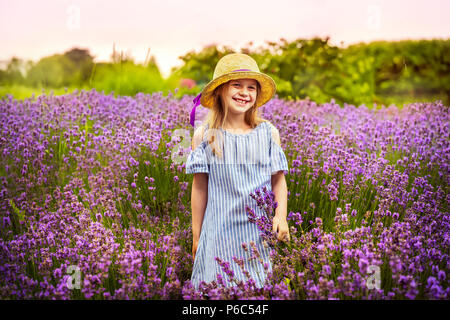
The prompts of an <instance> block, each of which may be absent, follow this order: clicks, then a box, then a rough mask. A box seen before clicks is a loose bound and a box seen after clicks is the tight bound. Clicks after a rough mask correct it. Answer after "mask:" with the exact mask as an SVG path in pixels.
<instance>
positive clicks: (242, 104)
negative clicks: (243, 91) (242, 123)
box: [233, 98, 249, 106]
mask: <svg viewBox="0 0 450 320" xmlns="http://www.w3.org/2000/svg"><path fill="white" fill-rule="evenodd" d="M233 100H234V101H236V103H237V104H238V105H240V106H245V105H246V104H247V103H248V102H249V101H245V100H240V99H235V98H233Z"/></svg>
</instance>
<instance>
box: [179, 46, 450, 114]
mask: <svg viewBox="0 0 450 320" xmlns="http://www.w3.org/2000/svg"><path fill="white" fill-rule="evenodd" d="M328 40H329V38H325V39H323V40H322V39H320V38H314V39H310V40H306V39H297V40H295V41H292V42H287V41H286V40H284V39H280V42H279V43H274V42H268V43H267V44H268V45H267V47H258V48H251V47H246V48H242V49H241V52H242V53H246V54H249V55H251V56H252V57H253V58H254V59H255V60H256V61H257V63H258V65H259V67H260V70H261V71H262V72H264V73H267V74H268V75H270V76H271V77H272V78H273V79H274V80H275V82H276V84H277V94H278V96H279V97H280V98H284V99H305V98H309V99H311V100H314V101H316V102H317V103H324V102H329V101H330V100H331V99H334V100H335V101H336V102H337V103H339V104H341V105H342V104H343V103H344V102H345V103H350V104H354V105H361V104H366V106H367V107H372V106H373V104H374V103H376V104H385V105H389V104H390V103H393V102H395V103H398V104H399V105H402V104H403V103H407V102H412V101H417V100H420V101H434V100H438V99H440V100H442V101H443V103H444V104H446V105H448V104H449V102H450V88H449V84H450V61H449V60H450V58H449V57H450V55H449V53H450V40H420V41H411V40H407V41H398V42H387V41H377V42H372V43H369V44H365V43H362V44H361V43H360V44H355V45H352V46H349V47H347V48H339V47H336V46H332V45H330V44H329V43H328ZM229 52H230V50H229V49H228V48H226V47H225V48H224V49H218V48H217V47H215V46H214V47H207V48H204V49H203V50H202V51H201V52H199V53H197V54H195V53H192V52H189V53H188V54H187V55H185V56H183V57H180V59H182V60H183V61H185V65H184V66H182V67H180V68H179V69H176V70H173V72H176V73H177V74H179V75H180V77H191V78H192V79H194V80H195V81H197V83H198V85H199V86H201V85H202V84H204V83H206V82H207V81H208V80H210V79H211V78H212V72H213V68H214V66H215V65H216V63H217V61H218V60H219V59H220V57H222V56H223V55H224V54H227V53H229Z"/></svg>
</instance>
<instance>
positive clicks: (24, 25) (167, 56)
mask: <svg viewBox="0 0 450 320" xmlns="http://www.w3.org/2000/svg"><path fill="white" fill-rule="evenodd" d="M449 12H450V0H427V1H415V0H409V1H405V0H340V1H332V0H276V1H274V0H271V1H267V0H227V1H213V0H164V1H163V0H157V1H155V0H143V1H138V0H127V1H112V0H98V1H95V0H40V1H30V0H0V44H1V50H0V62H3V63H4V62H6V61H8V60H9V59H10V58H11V57H12V56H15V57H18V58H21V59H26V60H33V61H38V60H39V59H40V58H42V57H44V56H49V55H53V54H56V53H60V54H62V53H64V52H65V51H67V50H70V49H71V48H73V47H79V48H84V49H89V52H90V53H91V55H92V56H94V60H95V61H96V62H101V61H110V57H111V53H112V51H113V45H115V48H116V51H119V52H120V51H123V52H124V54H128V55H130V56H131V57H133V58H134V60H135V62H137V63H143V62H144V61H145V59H146V56H147V52H148V50H149V49H150V55H153V56H154V57H155V59H156V62H157V64H158V67H159V68H160V70H161V72H162V74H163V76H164V77H167V76H168V75H169V73H170V69H171V68H172V67H175V66H180V65H181V64H182V60H180V59H178V57H179V56H182V55H184V54H186V53H188V52H189V51H192V50H194V51H196V52H199V51H201V49H202V48H203V47H204V46H206V45H210V44H213V43H214V44H217V45H220V46H222V45H227V46H229V47H231V48H233V49H235V50H239V49H240V48H242V47H244V46H246V45H247V44H248V43H249V42H252V43H253V46H254V47H256V46H260V45H263V46H264V45H265V44H266V42H267V41H272V42H277V41H279V40H280V38H284V39H286V40H288V41H293V40H296V39H299V38H313V37H321V38H325V37H327V36H328V37H330V40H329V42H330V43H331V44H333V45H337V46H344V47H346V46H348V45H349V44H352V43H357V42H366V43H368V42H371V41H375V40H404V39H448V38H450V19H449V18H448V13H449Z"/></svg>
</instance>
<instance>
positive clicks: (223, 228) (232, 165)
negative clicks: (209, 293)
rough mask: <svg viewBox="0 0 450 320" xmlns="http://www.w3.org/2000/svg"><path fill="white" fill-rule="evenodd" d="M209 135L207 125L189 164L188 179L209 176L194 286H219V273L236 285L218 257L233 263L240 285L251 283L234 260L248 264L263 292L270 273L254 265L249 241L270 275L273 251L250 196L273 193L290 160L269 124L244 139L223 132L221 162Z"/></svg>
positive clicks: (231, 265)
mask: <svg viewBox="0 0 450 320" xmlns="http://www.w3.org/2000/svg"><path fill="white" fill-rule="evenodd" d="M207 130H208V125H206V126H205V130H204V133H203V141H202V142H201V143H200V144H199V145H198V146H197V147H196V149H195V150H192V151H191V152H190V154H189V156H188V158H187V162H186V173H187V174H193V173H198V172H205V173H207V174H208V201H207V206H206V210H205V214H204V217H203V223H202V228H201V232H200V238H199V242H198V247H197V252H196V255H195V261H194V267H193V271H192V277H191V282H192V284H193V285H194V287H195V288H197V289H198V286H199V283H200V282H201V281H205V282H206V283H209V282H211V281H212V280H216V281H217V278H216V277H217V274H220V275H222V278H223V279H224V281H225V283H226V286H227V287H229V286H233V285H235V283H234V282H230V281H229V277H228V276H227V274H226V273H225V272H224V270H223V269H222V268H221V267H220V266H219V264H218V262H217V261H216V259H215V258H216V257H219V258H220V259H221V260H222V261H226V262H228V263H229V267H230V269H231V270H232V272H233V273H234V278H235V279H236V280H243V281H246V280H247V278H246V276H245V275H244V273H243V272H242V270H241V267H240V266H239V265H238V264H237V263H236V262H235V261H233V256H235V257H237V258H240V259H243V260H244V269H245V270H247V271H248V272H249V274H250V276H251V277H252V278H253V280H254V281H255V283H256V286H257V287H259V288H261V287H263V286H264V282H265V279H266V271H265V270H264V266H263V265H262V264H261V262H259V261H258V260H256V259H253V260H251V261H250V259H249V258H250V256H251V246H250V242H251V241H253V242H254V243H255V244H256V247H257V248H258V251H259V253H260V255H261V257H262V259H263V261H264V263H266V264H267V266H268V271H271V270H272V265H271V261H270V257H269V249H267V248H266V247H264V246H263V244H262V241H261V237H260V235H259V234H260V231H259V230H258V228H257V226H256V225H255V224H254V223H251V222H249V220H248V216H247V213H246V211H245V206H246V205H248V206H249V207H251V208H253V209H254V211H255V213H256V215H257V216H261V215H262V214H265V213H264V211H263V210H262V209H260V208H259V207H258V206H257V204H256V201H255V200H254V199H252V198H251V197H250V193H254V191H255V190H256V189H260V188H262V187H263V186H266V187H267V189H268V190H272V184H271V175H272V174H274V173H276V172H277V171H279V170H284V171H285V173H287V171H288V164H287V160H286V156H285V154H284V152H283V149H282V148H281V147H280V146H279V145H278V144H277V143H276V142H275V141H274V139H273V137H272V134H271V127H270V124H269V123H268V122H261V123H260V124H259V125H258V126H257V127H255V128H253V129H252V131H250V132H248V133H245V134H235V133H231V132H228V131H226V130H223V129H222V128H220V129H219V130H220V131H221V132H222V133H223V134H222V137H223V140H222V143H223V146H224V149H223V151H222V157H216V156H215V155H214V154H213V153H212V149H211V146H210V145H209V144H208V142H207V140H206V133H207ZM243 243H246V244H247V247H248V248H249V250H248V251H245V250H244V248H243V247H242V244H243Z"/></svg>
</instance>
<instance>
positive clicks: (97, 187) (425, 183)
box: [0, 90, 450, 299]
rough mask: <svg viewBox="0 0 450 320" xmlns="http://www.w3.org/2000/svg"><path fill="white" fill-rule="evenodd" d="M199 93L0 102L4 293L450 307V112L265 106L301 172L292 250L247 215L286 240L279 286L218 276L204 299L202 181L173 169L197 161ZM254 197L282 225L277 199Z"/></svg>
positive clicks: (416, 107)
mask: <svg viewBox="0 0 450 320" xmlns="http://www.w3.org/2000/svg"><path fill="white" fill-rule="evenodd" d="M192 99H193V96H183V97H182V98H181V99H175V98H174V97H173V95H171V94H169V96H167V97H164V96H163V95H162V94H161V93H154V94H141V93H140V94H137V95H136V96H134V97H127V96H119V97H117V98H116V97H114V95H112V94H111V95H104V94H102V93H99V92H97V91H95V90H91V91H76V92H74V93H71V94H66V95H61V96H53V95H52V94H50V95H40V96H38V97H36V98H34V97H33V98H30V99H26V100H15V99H14V98H13V97H12V96H11V95H9V96H7V97H5V98H3V99H2V100H1V101H0V117H1V136H0V152H1V160H0V161H1V165H0V170H1V174H0V178H1V180H0V181H1V186H0V190H1V191H0V207H1V209H0V234H1V237H0V299H206V298H208V299H449V298H450V286H449V284H450V259H449V254H450V252H449V248H450V216H449V203H450V192H449V184H450V168H449V164H450V127H449V125H450V123H449V120H450V119H449V112H448V106H444V105H443V104H442V103H441V102H440V101H436V102H434V103H415V104H409V105H405V106H403V108H397V107H395V106H390V107H382V108H372V109H370V108H367V107H366V106H364V105H362V106H359V107H355V106H353V105H346V104H345V105H344V106H339V105H337V104H335V103H334V101H331V102H330V103H326V104H322V105H316V103H314V102H310V101H297V102H288V101H284V100H281V99H277V98H276V99H272V100H271V101H270V102H269V103H267V104H266V105H265V106H263V107H261V109H260V110H261V116H262V117H263V118H265V119H267V120H269V121H270V122H272V123H273V124H274V125H275V126H276V127H277V128H278V130H279V131H280V136H281V143H282V147H283V149H284V151H285V154H286V157H287V159H288V163H289V169H290V172H289V174H288V175H286V181H287V184H288V191H289V196H288V222H289V225H290V227H291V241H290V242H289V243H279V242H276V241H274V238H273V235H272V234H271V233H270V232H269V231H268V230H270V219H267V218H266V219H264V218H261V217H256V216H255V215H254V212H252V211H251V210H248V215H249V219H250V221H252V222H254V223H257V224H258V226H259V227H260V229H261V233H262V236H263V237H264V238H265V239H266V240H267V243H268V244H269V245H272V247H273V250H272V259H273V272H272V273H270V274H269V276H268V281H267V283H266V286H265V287H264V288H263V289H259V288H256V287H255V282H254V281H253V279H249V280H248V281H247V282H245V283H239V282H237V283H236V286H235V287H233V288H225V287H223V286H221V283H222V281H221V280H222V279H220V278H219V279H218V282H217V283H212V284H205V285H204V286H202V287H201V290H200V291H195V290H194V289H193V286H192V285H191V283H190V281H189V279H190V276H191V271H192V266H193V260H192V254H191V246H192V231H191V212H190V196H191V192H190V190H191V182H192V175H186V174H185V164H184V162H183V161H174V160H173V159H180V158H183V157H187V153H188V152H189V145H190V142H188V143H186V142H187V140H188V139H186V138H185V139H184V140H182V139H183V138H182V137H181V136H180V135H178V134H176V132H177V131H176V130H177V129H186V130H189V131H190V135H191V136H192V127H190V126H189V123H188V115H189V111H190V107H191V106H192ZM206 111H207V110H206V109H205V108H200V109H198V111H197V112H198V118H200V119H201V118H202V117H203V116H204V115H205V114H206ZM178 132H179V131H178ZM180 144H182V145H183V146H187V150H186V151H185V152H184V153H181V151H182V150H181V151H180V153H177V155H178V156H179V158H176V157H175V158H174V157H173V155H174V153H175V152H174V151H175V150H178V149H176V148H177V147H178V146H180ZM177 152H178V151H177ZM252 197H254V199H255V201H256V202H257V203H258V205H260V206H261V207H263V208H265V210H266V211H267V213H268V215H269V216H270V214H271V213H272V211H273V207H274V206H276V204H275V203H274V202H273V198H272V195H271V194H270V192H269V191H268V190H255V193H254V194H252ZM238 258H239V257H237V259H236V262H237V263H240V262H241V261H240V260H239V259H238ZM244 258H246V259H258V252H257V251H255V250H254V249H253V248H252V247H251V246H250V247H249V248H248V257H244ZM217 259H218V261H220V262H221V264H222V266H223V268H224V269H225V270H226V271H227V272H228V276H229V277H231V278H233V274H232V272H231V271H228V270H227V267H228V263H230V262H229V261H221V260H220V257H217Z"/></svg>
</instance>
